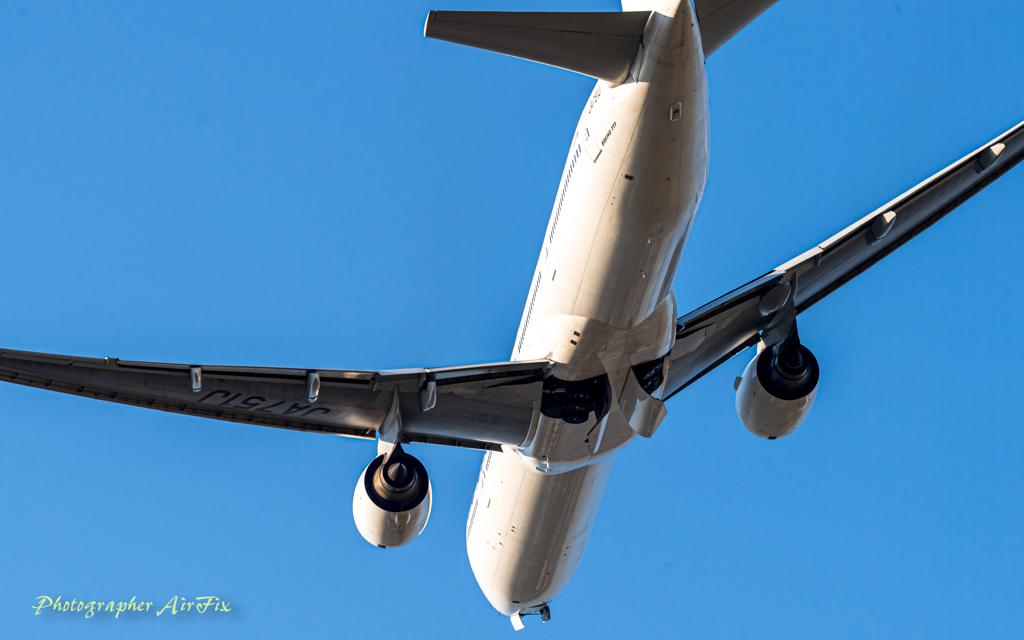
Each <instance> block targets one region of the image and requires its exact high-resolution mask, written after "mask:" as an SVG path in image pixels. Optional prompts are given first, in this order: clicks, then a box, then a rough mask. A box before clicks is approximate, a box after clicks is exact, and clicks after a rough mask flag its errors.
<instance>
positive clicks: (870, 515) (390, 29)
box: [0, 0, 1024, 640]
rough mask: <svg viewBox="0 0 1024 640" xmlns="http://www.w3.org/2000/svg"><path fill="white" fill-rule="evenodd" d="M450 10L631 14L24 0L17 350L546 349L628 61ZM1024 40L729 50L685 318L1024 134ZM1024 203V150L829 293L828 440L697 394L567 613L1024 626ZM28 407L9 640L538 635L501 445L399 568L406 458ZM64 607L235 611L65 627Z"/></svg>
mask: <svg viewBox="0 0 1024 640" xmlns="http://www.w3.org/2000/svg"><path fill="white" fill-rule="evenodd" d="M443 8H452V9H495V10H497V9H521V10H529V9H533V10H536V9H546V10H555V9H565V10H614V9H616V8H617V5H616V4H615V3H614V2H613V1H611V0H590V1H588V2H569V1H566V2H563V3H559V4H553V3H549V2H539V1H526V2H506V3H497V2H491V1H488V2H483V1H479V2H473V1H470V0H461V1H460V2H458V3H455V4H452V5H443V4H442V5H434V4H424V3H421V2H400V3H370V2H358V3H357V2H334V3H301V4H296V3H278V4H271V3H262V2H261V3H252V2H238V3H231V2H216V3H208V2H175V3H128V4H126V3H95V2H94V3H87V5H85V6H83V5H82V4H81V3H78V4H76V5H71V4H64V3H41V2H30V1H28V0H19V1H18V2H5V3H3V4H2V5H0V238H2V247H3V249H2V251H0V274H2V275H0V292H2V293H0V300H2V304H0V345H2V346H4V347H10V348H16V349H26V350H32V351H47V352H56V353H69V354H80V355H88V356H116V357H120V358H125V359H136V360H158V361H169V362H204V363H223V364H262V365H276V366H301V367H337V368H368V369H378V368H392V367H403V366H437V365H446V364H458V363H470V362H484V361H495V360H503V359H506V358H507V357H508V355H509V353H510V351H511V347H512V341H513V339H514V335H515V331H516V328H517V326H518V323H519V318H520V313H521V309H522V305H523V302H524V299H525V297H526V293H527V289H528V288H529V281H530V277H531V275H532V272H533V268H534V265H535V260H536V254H537V252H538V251H539V249H540V246H541V239H542V235H543V233H544V227H545V223H546V220H547V216H548V213H549V212H550V206H551V202H552V200H553V198H554V194H555V189H556V186H557V182H558V179H559V175H560V171H561V167H562V163H563V160H564V158H565V153H566V150H567V147H568V144H569V140H570V139H571V136H572V131H573V127H574V125H575V122H576V118H577V116H578V113H579V110H580V109H581V108H582V106H583V104H584V102H585V100H586V97H587V95H588V93H589V91H590V89H591V86H592V83H593V81H592V80H589V79H587V78H583V77H580V76H575V75H573V74H570V73H567V72H563V71H559V70H554V69H550V68H546V67H542V66H540V65H535V64H531V63H527V62H523V61H519V60H513V59H507V58H503V57H501V56H497V55H493V54H488V53H484V52H480V51H476V50H471V49H463V48H459V47H456V46H454V45H449V44H446V43H440V42H435V41H428V40H425V39H424V38H423V37H422V26H423V21H424V18H425V17H426V14H427V11H428V9H443ZM1022 38H1024V4H1022V3H1021V2H1020V0H986V1H985V2H977V1H971V0H899V1H898V2H893V1H892V0H855V1H854V0H843V1H830V2H818V1H815V0H781V2H780V3H779V4H778V5H777V6H776V7H775V8H773V9H772V10H770V11H769V12H768V13H767V14H766V15H765V16H764V17H763V18H762V19H760V20H759V21H758V22H757V23H756V24H754V25H753V26H752V27H750V28H749V29H748V30H746V31H744V32H743V33H742V34H741V35H740V36H738V37H737V38H736V39H735V40H734V41H732V42H730V43H729V44H727V45H726V46H725V47H724V48H723V49H722V50H720V51H719V52H718V53H716V54H715V55H714V56H712V58H711V59H710V60H709V62H708V65H707V69H708V75H709V78H710V87H711V105H712V127H711V134H712V136H711V147H712V148H711V160H712V165H711V174H710V181H709V184H708V193H707V196H706V198H705V200H704V205H703V209H702V212H701V214H700V216H699V218H698V221H697V223H696V226H695V228H694V233H693V237H692V240H691V242H690V246H689V250H688V252H687V253H686V255H685V257H684V259H683V261H682V265H681V270H680V275H679V278H678V280H677V282H676V288H677V289H676V290H677V292H678V296H679V302H680V311H681V312H685V311H687V310H689V309H692V308H694V307H696V306H699V305H700V304H703V303H704V302H706V301H708V300H710V299H711V298H713V297H715V296H717V295H719V294H721V293H723V292H724V291H726V290H728V289H730V288H732V287H734V286H737V285H739V284H742V283H743V282H746V281H747V280H749V279H751V278H752V277H755V276H757V275H760V274H761V273H763V272H765V271H767V270H768V269H770V268H772V267H774V266H776V265H778V264H780V263H782V262H783V261H785V260H787V259H789V258H790V257H792V256H794V255H796V254H797V253H800V252H802V251H804V250H805V249H807V248H809V247H811V246H812V245H814V244H815V243H817V242H819V241H821V240H823V239H825V238H826V237H828V236H829V235H831V234H832V233H834V232H835V231H837V230H839V229H841V228H842V227H844V226H845V225H846V224H848V223H850V222H851V221H853V220H855V219H857V218H859V217H861V216H862V215H864V214H865V213H867V212H869V211H871V210H873V209H874V208H875V207H877V206H879V205H881V204H882V203H884V202H886V201H887V200H888V199H889V198H891V197H893V196H895V195H896V194H898V193H901V192H902V191H903V190H905V189H906V188H909V187H910V186H912V185H914V184H916V183H917V182H918V181H919V180H921V179H923V178H925V177H927V176H929V175H930V174H932V173H933V172H935V171H937V170H939V169H940V168H942V167H944V166H945V165H947V164H948V163H950V162H952V161H953V160H955V159H957V158H959V157H961V156H962V155H963V154H965V153H967V152H969V151H971V150H973V149H975V148H976V147H978V146H980V145H981V144H983V143H984V142H986V141H987V140H989V139H991V138H992V137H994V136H995V135H997V134H998V133H1001V132H1002V131H1004V130H1005V129H1007V128H1009V127H1010V126H1011V125H1013V124H1015V123H1017V122H1019V121H1020V120H1022V119H1024V90H1022V87H1024V65H1022V64H1021V56H1022V53H1024V49H1022V45H1021V42H1022ZM1022 214H1024V167H1019V168H1017V169H1016V170H1015V171H1013V172H1011V173H1010V174H1008V175H1007V176H1006V177H1004V178H1003V179H1002V180H1000V181H999V182H997V183H996V184H995V185H994V186H992V187H990V188H989V189H988V190H986V191H985V192H983V193H982V194H981V195H980V196H978V197H976V198H975V199H973V200H971V201H970V202H969V203H968V204H966V205H965V206H963V207H961V208H960V209H958V210H957V211H956V212H955V213H954V214H953V215H951V216H950V217H948V218H946V219H945V220H943V221H942V222H941V223H940V224H939V225H938V226H936V227H935V228H933V229H931V230H929V231H927V232H926V233H925V234H924V235H922V236H921V237H919V238H917V239H916V240H914V241H913V242H912V243H910V244H909V245H908V246H906V247H904V248H903V249H900V250H899V251H898V252H897V253H896V254H895V255H893V256H892V257H890V258H889V259H887V260H886V261H885V262H883V263H882V264H881V265H879V266H877V267H875V268H873V269H872V270H871V271H870V272H868V273H867V274H866V275H864V276H862V277H861V278H859V279H857V280H856V281H855V282H854V283H853V284H851V285H848V286H847V287H845V288H843V289H842V290H841V291H840V292H838V293H837V294H835V295H833V296H832V297H830V298H829V299H828V300H826V301H825V302H824V303H822V304H820V305H818V306H816V307H815V308H814V309H813V310H812V311H810V312H809V313H807V314H805V315H804V316H801V320H800V322H801V324H800V332H801V336H802V338H803V340H804V342H805V343H806V344H807V345H808V346H810V348H811V349H812V350H813V351H814V353H815V354H816V355H817V358H818V360H819V362H820V363H821V365H822V367H823V372H822V377H821V389H820V393H819V395H818V401H817V406H816V407H815V410H814V412H813V413H812V415H811V417H810V419H809V420H808V421H807V423H806V424H805V425H804V426H803V427H801V429H800V430H799V431H798V432H797V433H796V434H795V435H793V436H792V437H790V438H787V439H785V440H781V441H778V442H772V443H769V442H765V441H763V440H759V439H757V438H755V437H753V436H751V435H750V434H748V433H747V432H746V431H745V430H744V429H743V427H742V426H741V425H740V424H739V421H738V420H737V418H736V415H735V410H734V404H733V402H734V400H733V390H732V385H731V383H732V379H733V377H734V376H736V375H737V374H738V373H739V372H740V371H741V370H742V367H743V366H744V364H745V363H746V361H747V359H748V358H749V357H750V354H743V355H741V356H739V357H737V358H736V359H734V360H732V361H730V362H728V363H726V364H725V365H723V366H722V367H721V368H720V369H719V370H717V371H716V372H714V373H713V374H711V375H708V376H707V377H706V378H704V379H702V380H701V381H700V382H699V383H697V384H695V385H693V386H692V387H690V388H689V389H687V390H686V391H685V392H684V393H682V394H680V395H679V396H677V397H676V398H674V399H673V400H672V402H671V403H670V407H669V410H670V413H669V417H668V418H667V419H666V421H665V422H664V424H663V425H662V426H661V429H660V430H659V432H658V433H657V435H656V437H655V438H654V439H653V440H651V441H644V442H637V443H636V444H634V445H633V446H632V447H631V448H629V449H628V450H627V451H625V452H624V453H623V454H622V455H621V456H620V458H619V461H618V463H617V466H616V469H615V471H614V473H613V476H612V482H611V485H610V489H609V491H608V494H607V496H606V498H605V501H604V505H603V507H602V511H601V515H600V517H599V519H598V524H597V527H596V530H595V532H594V536H593V539H592V541H591V543H590V546H589V549H588V551H587V555H586V557H585V558H584V561H583V565H582V567H581V569H580V570H579V572H578V574H577V575H576V577H575V579H574V581H573V583H572V584H571V585H570V587H569V589H568V590H567V591H566V592H565V593H564V594H563V595H562V597H561V598H559V599H558V600H556V601H555V603H554V605H553V606H552V612H553V620H552V622H551V623H549V624H546V625H544V626H543V627H542V628H541V627H540V625H539V623H538V622H535V620H534V619H531V620H530V621H529V622H531V623H534V624H531V625H530V626H531V627H533V628H530V629H529V630H528V633H529V634H530V636H531V637H540V636H541V635H543V636H544V637H546V638H587V639H592V638H604V637H614V638H618V637H623V636H630V637H651V636H654V635H655V634H657V635H658V636H660V637H673V638H676V637H679V638H716V639H717V638H743V639H747V638H785V639H787V640H790V639H794V638H824V637H829V638H865V637H883V638H917V637H920V638H1012V637H1018V638H1019V637H1024V581H1022V579H1021V576H1022V575H1024V544H1022V543H1024V506H1022V505H1024V425H1022V418H1021V409H1020V400H1019V397H1020V389H1021V387H1022V384H1024V375H1022V374H1021V368H1020V364H1019V361H1020V355H1019V341H1020V339H1019V332H1020V323H1021V318H1022V316H1024V296H1022V289H1024V281H1022V280H1024V279H1022V277H1021V275H1020V274H1021V273H1022V271H1024V252H1022V250H1021V238H1022V237H1024V215H1022ZM0 406H2V413H0V415H2V418H0V430H2V436H0V437H2V442H3V445H2V446H0V629H2V631H0V635H3V636H4V637H11V638H99V637H103V638H111V637H115V638H116V637H124V638H143V637H144V638H254V637H268V638H284V637H291V638H300V637H302V638H317V637H341V638H363V637H370V635H371V634H374V635H378V636H379V634H381V633H388V634H389V635H390V634H391V633H396V634H397V633H401V634H403V635H405V636H408V637H445V638H460V637H461V638H481V637H492V636H493V637H498V636H507V635H509V634H511V633H512V628H511V626H510V625H509V623H508V620H507V619H505V618H502V617H500V616H499V615H498V614H497V613H496V612H494V611H493V610H492V609H491V607H490V606H489V605H488V603H487V601H486V600H485V599H484V597H483V595H482V594H481V593H480V591H479V589H478V587H477V585H476V582H475V580H474V579H473V576H472V574H471V572H470V568H469V563H468V561H467V559H466V551H465V542H464V535H465V521H466V515H467V511H468V507H469V503H470V499H471V495H472V491H473V485H474V481H475V479H476V474H477V469H478V465H479V460H480V454H478V453H474V452H467V451H458V450H446V449H444V448H437V447H434V448H431V447H426V446H420V447H417V448H415V454H416V455H418V456H420V457H421V459H422V460H423V461H424V462H425V463H426V465H427V467H428V468H429V470H430V472H431V478H432V481H433V487H434V510H433V513H432V516H431V519H430V524H429V526H428V527H427V529H426V531H425V533H424V535H423V536H422V537H421V538H420V539H419V540H417V541H416V542H415V543H414V544H412V545H410V546H409V547H406V548H403V549H400V550H396V551H393V552H392V551H389V552H384V551H381V550H378V549H375V548H373V547H371V546H370V545H368V544H367V543H365V542H364V541H363V540H362V539H361V538H360V537H359V534H358V533H357V532H356V529H355V526H354V525H353V523H352V517H351V497H352V490H353V487H354V485H355V482H356V479H357V477H358V474H359V473H360V471H361V470H362V468H363V467H364V465H365V464H366V463H367V462H368V461H369V460H370V458H372V457H373V455H374V447H373V445H372V443H368V442H361V441H353V440H346V439H341V438H329V437H323V436H315V435H308V434H301V433H290V432H283V431H277V430H273V429H263V428H257V427H248V426H243V425H236V424H231V423H220V422H214V421H204V420H200V419H196V418H189V417H183V416H177V415H169V414H162V413H159V412H148V411H144V410H140V409H133V408H128V407H123V406H118V405H109V404H103V403H99V402H92V401H88V400H84V399H80V398H74V397H68V396H62V395H59V394H51V393H47V392H43V391H39V390H33V389H27V388H22V387H16V386H9V385H0ZM655 469H656V470H658V473H659V475H661V476H664V473H665V471H666V469H667V470H670V471H671V473H672V474H674V480H673V482H672V483H670V485H669V486H667V487H665V488H664V489H662V488H660V487H656V486H655V485H653V484H652V483H651V482H649V481H648V480H646V479H645V478H646V477H648V474H649V473H650V472H651V471H652V470H655ZM44 594H45V595H51V596H56V595H61V596H62V597H64V598H65V599H69V598H72V597H74V598H78V599H81V598H83V597H84V598H87V599H91V600H103V599H106V600H111V599H116V600H122V599H124V600H127V599H128V598H130V597H131V596H137V597H138V598H143V599H148V600H154V601H164V602H166V601H167V600H169V599H170V598H171V597H172V596H174V595H184V596H188V597H194V596H202V595H215V596H218V597H221V598H225V599H228V600H231V601H232V603H233V606H234V608H235V610H234V611H233V612H232V614H231V615H225V616H221V617H220V618H213V616H212V614H211V615H209V616H208V617H203V618H196V617H195V616H193V619H182V617H181V616H178V617H177V618H175V619H172V620H166V619H165V618H160V619H157V618H155V616H152V617H146V618H145V619H132V618H129V619H126V620H116V621H115V620H109V619H106V617H105V618H104V619H94V620H84V619H78V618H77V617H74V616H71V615H68V614H64V615H62V616H60V617H57V616H54V615H49V616H48V615H45V614H44V615H40V616H33V615H32V614H33V612H32V610H31V608H30V607H31V606H32V604H33V603H34V599H35V598H36V597H37V596H39V595H44ZM403 594H404V595H403ZM161 604H162V603H161ZM521 636H522V634H521Z"/></svg>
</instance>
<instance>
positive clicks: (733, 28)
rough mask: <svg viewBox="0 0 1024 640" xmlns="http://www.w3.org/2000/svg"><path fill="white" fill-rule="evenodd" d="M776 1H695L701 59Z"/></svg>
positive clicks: (776, 0)
mask: <svg viewBox="0 0 1024 640" xmlns="http://www.w3.org/2000/svg"><path fill="white" fill-rule="evenodd" d="M778 1H779V0H695V2H694V7H695V8H696V9H697V19H698V20H699V21H700V41H701V45H703V48H704V57H705V58H706V57H708V56H710V55H711V54H712V53H714V52H715V51H717V50H718V48H719V47H721V46H722V45H723V44H725V43H726V42H728V41H729V39H730V38H732V37H733V36H734V35H736V34H737V33H739V32H740V31H742V30H743V28H744V27H746V26H747V25H748V24H750V23H751V22H753V21H754V19H755V18H757V17H758V16H760V15H761V14H762V13H764V12H765V11H767V10H768V9H769V8H771V6H772V5H773V4H775V3H776V2H778Z"/></svg>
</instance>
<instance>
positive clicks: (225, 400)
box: [0, 350, 551, 450]
mask: <svg viewBox="0 0 1024 640" xmlns="http://www.w3.org/2000/svg"><path fill="white" fill-rule="evenodd" d="M550 364H551V363H550V362H548V361H547V360H539V361H529V362H499V363H495V364H481V365H470V366H461V367H442V368H438V369H401V370H395V371H341V370H336V369H320V370H313V369H309V370H307V369H283V368H271V367H225V366H208V365H203V366H197V365H187V364H161V363H155V362H130V361H125V360H118V359H117V358H79V357H74V356H61V355H54V354H48V353H30V352H27V351H10V350H0V380H2V381H5V382H13V383H16V384H22V385H25V386H29V387H36V388H39V389H48V390H50V391H60V392H62V393H70V394H73V395H78V396H85V397H88V398H95V399H97V400H107V401H109V402H120V403H121V404H129V405H133V406H136V407H143V408H147V409H158V410H160V411H171V412H174V413H185V414H188V415H193V416H198V417H201V418H213V419H215V420H230V421H233V422H244V423H248V424H256V425H261V426H265V427H277V428H280V429H293V430H297V431H310V432H314V433H328V434H334V435H340V436H349V437H353V438H368V439H370V438H374V437H376V435H377V432H378V431H379V430H380V429H381V428H382V427H383V426H385V423H386V421H388V419H389V418H394V417H397V416H399V415H400V421H401V422H400V424H401V428H400V438H401V442H426V443H432V444H443V445H449V446H456V447H469V448H474V449H493V450H500V449H501V445H502V444H509V445H519V444H522V442H523V441H525V440H526V437H527V435H528V433H529V429H530V425H531V421H532V418H533V412H534V403H535V402H536V401H539V400H540V399H541V393H542V388H543V377H544V374H545V373H546V372H547V370H548V368H549V366H550ZM393 423H394V421H392V424H393Z"/></svg>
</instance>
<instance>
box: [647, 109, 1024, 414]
mask: <svg viewBox="0 0 1024 640" xmlns="http://www.w3.org/2000/svg"><path fill="white" fill-rule="evenodd" d="M1022 159H1024V122H1021V123H1020V124H1018V125H1017V126H1015V127H1013V128H1012V129H1010V130H1009V131H1007V132H1006V133H1004V134H1002V135H1001V136H999V137H998V138H996V139H995V140H993V141H992V142H989V143H988V144H986V145H985V146H983V147H981V148H980V149H978V150H977V151H975V152H974V153H971V154H969V155H967V156H965V157H964V158H962V159H960V160H959V161H957V162H955V163H953V164H952V165H950V166H949V167H947V168H945V169H943V170H942V171H940V172H939V173H937V174H935V175H934V176H932V177H931V178H928V179H927V180H925V181H924V182H922V183H921V184H919V185H917V186H916V187H914V188H913V189H911V190H910V191H907V192H906V193H904V194H903V195H901V196H899V197H898V198H896V199H895V200H893V201H891V202H889V203H887V204H885V205H883V206H881V207H879V208H878V209H877V210H875V211H873V212H872V213H870V214H868V215H867V216H865V217H863V218H861V219H860V220H858V221H857V222H855V223H853V224H852V225H850V226H849V227H847V228H846V229H843V230H842V231H840V232H839V233H837V234H836V235H834V236H832V237H831V238H829V239H828V240H826V241H825V242H822V243H821V244H819V245H817V246H815V247H814V248H812V249H811V250H810V251H807V252H805V253H803V254H801V255H799V256H797V257H795V258H793V259H792V260H790V261H789V262H787V263H785V264H783V265H781V266H779V267H777V268H775V269H774V270H772V271H770V272H769V273H767V274H765V275H763V276H761V277H760V278H757V279H755V280H752V281H751V282H748V283H747V284H745V285H743V286H742V287H740V288H738V289H736V290H734V291H732V292H730V293H727V294H726V295H724V296H722V297H721V298H718V299H717V300H714V301H712V302H710V303H708V304H706V305H704V306H703V307H701V308H699V309H697V310H695V311H692V312H690V313H688V314H686V315H685V316H683V317H681V318H679V319H678V320H677V321H676V324H677V332H676V343H675V346H674V347H673V348H672V353H671V364H670V365H669V370H668V382H667V384H666V386H665V391H664V392H663V394H664V397H665V398H668V397H670V396H672V395H674V394H676V393H678V392H679V391H681V390H682V389H685V388H686V387H687V386H689V385H690V384H692V383H693V382H694V381H696V380H697V379H698V378H700V377H701V376H703V375H704V374H706V373H708V372H709V371H711V370H712V369H714V368H715V367H717V366H718V365H719V364H721V363H723V362H725V361H726V360H728V359H729V358H731V357H733V356H734V355H736V354H737V353H739V352H740V351H743V350H744V349H746V348H747V347H750V346H753V345H755V344H757V343H758V341H759V340H760V339H761V336H762V332H764V331H765V330H766V329H769V327H770V325H771V323H772V321H773V320H775V318H776V317H777V316H778V314H779V313H781V312H782V311H783V309H782V308H781V306H780V305H781V304H792V307H791V308H792V309H793V310H795V312H796V313H797V314H800V313H803V312H804V311H806V310H807V309H810V308H811V307H812V306H814V305H815V304H817V303H818V302H821V301H822V300H823V299H824V298H825V297H826V296H828V295H829V294H830V293H832V292H833V291H835V290H836V289H838V288H839V287H841V286H843V285H844V284H846V283H847V282H849V281H850V280H853V279H854V278H856V277H857V276H859V275H860V274H862V273H864V272H865V271H867V270H868V269H869V268H871V266H872V265H874V264H875V263H877V262H879V261H880V260H882V259H883V258H885V257H886V256H887V255H889V254H890V253H892V252H893V251H895V250H897V249H899V248H900V247H902V246H903V245H904V244H906V243H907V242H909V241H910V240H911V239H913V238H914V237H916V236H917V235H918V234H920V233H921V232H922V231H924V230H925V229H927V228H928V227H930V226H932V225H933V224H935V223H936V222H938V221H939V220H941V219H942V218H943V217H945V216H946V215H947V214H948V213H950V212H951V211H953V210H954V209H956V208H957V207H959V206H960V205H961V204H963V203H964V202H966V201H967V200H968V199H970V198H971V197H972V196H974V195H975V194H976V193H978V192H979V191H981V190H982V189H984V188H985V187H987V186H988V185H990V184H992V182H994V181H995V180H996V179H997V178H999V177H1000V176H1002V175H1003V174H1004V173H1006V172H1007V171H1009V170H1010V169H1012V168H1013V167H1014V166H1015V165H1016V164H1017V163H1019V162H1020V161H1021V160H1022ZM780 285H785V286H786V287H787V288H786V289H784V290H783V289H778V290H777V293H776V292H773V290H775V289H776V288H777V287H779V286H780ZM784 293H790V295H791V296H792V301H789V300H788V299H786V300H783V295H782V294H784ZM780 300H781V303H780Z"/></svg>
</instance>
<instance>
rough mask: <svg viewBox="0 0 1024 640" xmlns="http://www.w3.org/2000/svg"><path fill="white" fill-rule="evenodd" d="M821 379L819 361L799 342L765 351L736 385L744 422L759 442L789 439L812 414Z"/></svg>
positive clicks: (739, 408)
mask: <svg viewBox="0 0 1024 640" xmlns="http://www.w3.org/2000/svg"><path fill="white" fill-rule="evenodd" d="M818 376H819V370H818V361H817V360H816V359H815V358H814V354H812V353H811V351H810V349H808V348H807V347H805V346H803V345H802V344H800V343H799V342H795V341H794V342H791V343H790V344H786V345H778V346H777V347H774V348H766V349H763V350H762V351H761V352H760V353H759V354H757V355H756V356H754V359H753V360H751V361H750V364H748V365H747V368H746V369H744V370H743V375H742V376H741V377H740V378H739V381H738V384H737V385H736V413H737V414H738V415H739V417H740V422H742V423H743V426H744V427H746V428H747V431H750V432H751V433H752V434H754V435H755V436H757V437H759V438H766V439H768V440H775V439H776V438H782V437H784V436H788V435H789V434H791V433H793V432H794V431H796V429H797V427H799V426H800V425H801V424H802V423H803V421H804V420H806V419H807V415H808V414H809V413H810V412H811V407H812V406H813V405H814V399H815V397H817V395H818Z"/></svg>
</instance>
